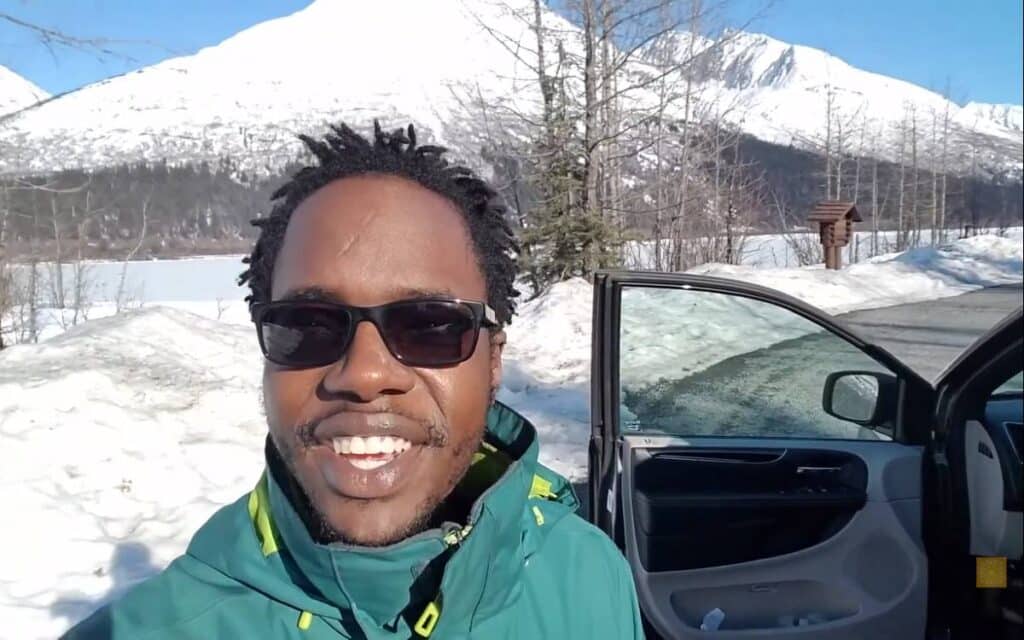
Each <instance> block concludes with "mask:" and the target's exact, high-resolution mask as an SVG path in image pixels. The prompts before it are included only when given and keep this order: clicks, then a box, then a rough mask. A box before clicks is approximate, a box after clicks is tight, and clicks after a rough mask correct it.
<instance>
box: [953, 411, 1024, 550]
mask: <svg viewBox="0 0 1024 640" xmlns="http://www.w3.org/2000/svg"><path fill="white" fill-rule="evenodd" d="M1001 428H1002V425H992V426H987V425H986V423H983V422H980V421H978V420H969V421H968V422H967V424H966V426H965V431H964V443H965V444H964V459H965V467H966V475H967V504H968V508H969V510H970V522H971V534H970V543H969V545H970V547H969V552H970V554H971V555H974V556H1001V557H1006V558H1012V559H1014V560H1017V559H1020V557H1021V546H1022V540H1021V538H1022V534H1024V529H1022V527H1021V524H1022V519H1021V518H1022V515H1024V514H1022V513H1021V511H1020V507H1019V506H1017V505H1014V504H1012V501H1011V504H1010V505H1007V504H1006V502H1007V501H1005V496H1006V494H1007V489H1008V488H1009V487H1007V486H1006V484H1005V483H1004V481H1003V469H1002V468H1001V465H1000V459H1001V457H997V454H996V452H997V450H998V447H997V445H996V442H999V441H1000V440H997V439H995V438H993V433H992V432H993V431H996V429H1001ZM997 435H998V432H997ZM1003 438H1004V439H1003V440H1002V441H1003V442H1007V441H1008V439H1009V438H1008V435H1005V434H1004V435H1003ZM1002 455H1004V456H1005V455H1011V453H1010V452H1008V451H1004V452H1003V454H1002ZM1007 506H1010V507H1013V506H1017V509H1016V510H1013V509H1010V508H1007Z"/></svg>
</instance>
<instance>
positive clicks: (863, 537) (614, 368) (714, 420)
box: [590, 274, 932, 639]
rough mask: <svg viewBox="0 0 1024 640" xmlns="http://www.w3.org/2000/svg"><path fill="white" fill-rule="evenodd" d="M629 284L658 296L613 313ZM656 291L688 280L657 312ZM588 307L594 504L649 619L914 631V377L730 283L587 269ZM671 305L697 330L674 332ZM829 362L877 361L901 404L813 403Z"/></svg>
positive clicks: (920, 557) (920, 600)
mask: <svg viewBox="0 0 1024 640" xmlns="http://www.w3.org/2000/svg"><path fill="white" fill-rule="evenodd" d="M631 287H635V288H643V287H647V288H652V289H654V290H655V291H654V292H653V293H645V292H640V294H638V295H633V296H632V297H631V298H630V300H635V301H636V302H635V308H634V309H633V310H632V311H630V312H629V313H628V314H627V312H626V311H621V312H620V309H619V305H620V304H622V300H623V299H624V298H623V296H624V294H623V291H628V290H629V289H630V288H631ZM672 288H676V289H677V290H683V291H686V292H694V293H693V294H690V293H685V294H684V293H680V296H681V297H680V298H679V299H678V300H683V302H680V303H679V304H678V305H676V308H672V305H673V304H674V303H673V300H676V299H675V298H673V295H674V294H665V295H661V294H660V293H658V290H661V289H664V290H670V289H672ZM704 294H707V295H708V296H711V295H712V294H714V295H721V296H723V297H722V298H714V299H711V298H702V295H704ZM631 295H632V294H631ZM733 297H735V299H736V300H737V302H735V303H734V302H733ZM630 304H634V303H632V302H631V303H630ZM706 309H711V311H712V312H713V313H712V314H711V315H710V316H707V315H706V314H705V316H702V315H701V314H702V313H704V310H706ZM659 313H663V317H662V318H661V319H660V320H658V319H656V318H654V316H656V315H657V314H659ZM594 318H595V333H594V340H595V347H594V381H593V382H594V387H593V403H594V420H593V439H592V442H591V445H592V450H591V458H590V460H591V474H592V476H591V495H592V497H593V498H594V499H593V500H592V502H591V509H592V511H591V519H592V521H594V522H595V524H598V525H599V526H601V527H602V528H603V529H604V530H605V531H607V532H609V533H610V534H612V535H613V536H614V538H615V539H616V540H617V542H619V544H620V545H621V546H622V547H623V550H624V552H625V554H626V556H627V559H628V560H629V562H630V565H631V566H632V568H633V571H634V578H635V580H636V584H637V590H638V594H639V598H640V603H641V609H642V612H643V614H644V616H645V617H646V619H647V620H648V621H649V622H650V624H651V626H652V627H653V629H654V630H655V631H656V632H657V634H659V635H660V636H661V637H663V638H681V639H688V638H697V637H704V634H705V633H706V632H704V631H701V629H700V627H701V623H702V621H703V619H704V616H705V615H707V614H708V613H709V612H711V611H712V610H713V609H715V608H719V609H721V610H722V611H724V612H725V617H724V620H723V621H722V623H721V627H720V628H719V631H718V635H717V637H722V638H730V637H736V638H750V637H766V638H769V637H770V638H790V637H792V638H804V639H808V638H816V637H822V638H864V637H892V636H895V635H901V636H906V637H923V635H924V630H925V627H926V619H927V602H928V561H927V555H926V553H925V548H924V543H923V539H922V525H921V522H922V458H923V451H924V448H923V446H922V443H923V440H924V438H923V437H922V434H923V433H924V432H926V428H924V427H923V425H922V424H921V420H920V418H921V416H922V415H923V413H924V408H925V407H926V406H927V405H928V404H929V403H930V401H931V395H930V394H931V393H932V390H931V387H930V386H929V385H928V384H927V383H926V382H924V381H923V380H921V379H920V377H919V376H917V375H916V374H914V373H913V372H912V371H910V370H908V369H906V368H905V367H903V366H902V365H900V364H899V363H898V361H896V360H895V359H894V358H892V356H891V355H889V354H888V353H886V352H885V351H884V350H881V349H878V348H877V347H873V346H872V345H869V344H867V343H866V342H864V341H863V340H861V339H860V338H858V337H857V336H856V335H854V334H852V333H850V332H849V331H848V330H846V329H845V328H844V327H842V326H840V325H838V324H836V323H835V322H833V321H832V320H831V319H830V318H828V316H827V315H826V314H823V313H822V312H819V311H817V310H815V309H813V308H811V307H808V306H807V305H804V304H803V303H800V302H799V301H796V300H794V299H792V298H789V297H787V296H785V295H783V294H780V293H778V292H772V291H769V290H765V289H761V288H759V287H753V286H748V285H744V284H742V283H735V282H729V281H720V280H717V279H712V278H702V277H698V276H685V275H679V274H653V275H652V274H608V275H607V276H605V277H604V279H603V280H602V276H601V275H600V274H599V276H598V278H597V280H596V283H595V308H594ZM648 318H652V320H648ZM677 318H678V319H679V320H680V325H682V326H681V327H680V331H681V332H683V333H685V334H687V335H690V336H694V337H695V339H696V340H698V342H696V343H695V344H693V345H687V344H683V345H680V342H679V340H678V338H675V337H674V336H672V331H673V327H672V323H673V322H674V319H677ZM748 319H751V320H750V322H748V324H747V325H744V324H743V323H744V322H747V320H748ZM647 322H661V325H660V326H658V325H657V324H656V325H655V326H654V329H653V330H650V328H649V327H644V326H640V327H637V324H638V323H647ZM630 323H632V326H627V325H629V324H630ZM716 331H721V332H722V334H721V335H715V333H714V332H716ZM623 336H624V337H623ZM661 344H664V345H665V346H664V351H665V352H666V353H668V354H670V355H669V356H667V357H662V356H661V351H660V349H661ZM704 344H707V345H710V346H709V349H708V351H709V352H710V355H709V354H708V353H701V352H700V349H699V347H700V346H701V345H704ZM680 353H681V354H683V355H684V356H687V357H691V356H692V357H695V358H696V359H697V361H698V362H697V365H699V366H693V367H689V366H688V365H687V364H686V362H683V363H682V364H678V363H677V362H676V360H685V358H681V357H677V355H678V354H680ZM630 354H632V355H630ZM622 358H625V359H627V360H628V359H629V358H632V359H633V361H632V362H625V363H623V364H621V365H620V359H622ZM659 358H660V359H659ZM677 364H678V366H677ZM620 368H621V371H620ZM676 369H679V370H681V371H682V373H679V374H674V373H673V371H674V370H676ZM837 370H850V371H851V372H857V371H865V372H869V373H870V372H872V371H877V372H885V373H879V375H882V376H890V377H891V379H892V380H893V385H892V387H891V388H892V389H895V390H896V391H895V392H894V393H896V394H897V395H898V404H899V411H898V415H897V413H896V412H895V411H894V412H893V414H892V416H891V417H890V418H887V419H886V420H885V421H884V427H883V425H882V423H879V427H880V428H879V429H877V430H873V428H870V427H868V428H861V427H858V426H856V425H855V424H849V423H848V422H843V421H840V420H835V419H833V417H830V415H827V414H828V413H829V412H826V411H824V410H823V407H822V404H823V398H822V388H823V387H822V384H823V383H824V381H825V380H826V379H827V378H828V376H829V375H831V373H832V372H835V371H837ZM894 372H895V373H894ZM815 385H817V386H815ZM886 388H889V387H886ZM814 394H817V395H816V396H814ZM811 396H814V397H811ZM910 398H914V399H916V400H918V401H917V402H909V401H908V399H910ZM762 400H764V402H762ZM865 415H872V416H873V415H874V414H871V413H867V414H865ZM897 418H898V419H897ZM844 424H845V425H846V427H843V425H844ZM673 429H675V430H678V431H679V432H678V433H674V432H672V430H673ZM818 434H820V436H821V437H818Z"/></svg>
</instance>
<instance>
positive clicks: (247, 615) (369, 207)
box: [66, 125, 642, 640]
mask: <svg viewBox="0 0 1024 640" xmlns="http://www.w3.org/2000/svg"><path fill="white" fill-rule="evenodd" d="M303 141H304V142H305V144H306V146H307V147H308V148H309V150H310V151H311V152H312V153H313V154H314V155H315V156H316V158H317V161H318V162H317V164H316V165H314V166H310V167H306V168H304V169H302V170H301V171H299V172H298V173H297V174H295V176H294V177H293V179H292V180H291V182H289V183H288V184H286V185H285V186H284V187H282V188H281V189H280V190H279V191H278V192H277V193H276V194H275V196H274V197H275V200H276V204H275V206H274V209H273V211H272V212H271V214H270V216H269V217H268V218H265V219H261V220H257V221H255V224H256V225H257V226H258V227H259V228H260V237H259V239H258V241H257V243H256V247H255V249H254V250H253V253H252V255H251V256H250V257H249V258H247V259H246V262H247V263H248V265H249V267H248V269H247V270H246V271H245V272H244V273H243V274H242V275H241V277H240V284H245V283H248V285H249V286H250V288H251V291H252V293H251V296H249V297H248V298H247V300H248V301H249V302H250V308H251V312H252V318H253V322H254V324H255V327H256V337H257V339H258V341H259V345H260V348H261V349H262V351H263V354H264V356H265V366H264V375H263V400H264V407H265V410H266V415H267V422H268V425H269V437H268V438H267V442H266V463H267V470H266V472H265V473H264V474H263V477H262V478H261V479H260V480H259V482H258V483H257V485H256V488H255V489H254V490H253V491H252V492H251V493H249V494H248V495H246V496H244V497H243V498H241V499H240V500H239V501H238V502H236V503H234V504H232V505H229V506H227V507H225V508H223V509H221V510H220V511H219V512H217V513H216V514H215V515H214V516H213V517H212V518H211V519H210V521H209V522H207V523H206V524H205V525H204V526H203V528H202V529H201V530H200V531H199V532H198V533H197V534H196V535H195V537H194V538H193V540H192V542H191V544H190V545H189V548H188V551H187V553H186V554H185V555H184V556H182V557H180V558H178V559H177V560H175V561H174V563H172V564H171V565H170V567H168V568H167V570H165V571H164V572H163V573H162V574H160V575H158V576H156V577H154V578H152V579H150V580H149V581H147V582H144V583H143V584H141V585H140V586H138V587H136V588H135V589H134V590H133V591H131V592H129V594H128V595H127V596H125V597H124V598H123V599H121V600H120V601H117V602H115V603H113V604H112V605H108V606H107V607H104V608H103V609H101V610H99V611H98V612H96V613H95V614H93V616H91V617H90V618H89V619H88V620H86V621H85V622H83V623H82V624H80V625H79V626H78V627H76V628H75V629H73V630H72V631H71V632H69V634H68V635H67V636H66V637H68V638H90V639H91V638H103V639H114V638H116V639H120V638H147V639H149V640H155V639H164V638H168V639H169V638H176V639H179V638H197V639H198V638H202V639H204V640H205V639H210V638H226V639H234V638H310V639H312V638H367V639H377V638H418V637H432V638H484V639H491V638H495V639H499V638H509V639H512V638H516V639H518V638H523V639H534V638H552V639H559V640H561V639H566V638H580V639H584V638H585V639H588V640H590V639H600V638H609V639H612V638H614V639H621V638H638V637H642V630H641V625H640V616H639V611H638V608H637V601H636V593H635V590H634V587H633V583H632V578H631V575H630V571H629V568H628V566H627V564H626V563H625V561H624V559H623V558H622V556H621V555H620V554H619V552H618V550H617V549H616V548H615V547H614V545H613V544H612V543H611V541H610V540H608V539H607V538H606V537H605V536H604V535H603V534H602V533H601V532H599V531H598V530H597V529H595V528H593V527H591V526H590V525H589V524H587V523H586V522H584V521H583V520H582V519H580V518H579V517H578V516H576V515H575V513H574V510H575V508H576V506H577V503H576V499H575V496H574V495H573V492H572V488H571V486H570V485H569V484H568V483H567V482H566V481H565V480H564V479H563V478H561V477H559V476H558V475H556V474H554V473H553V472H552V471H550V470H548V469H546V468H545V467H543V466H542V465H540V464H539V463H538V462H537V452H538V448H539V443H538V441H537V433H536V431H535V429H534V428H533V426H532V425H530V423H529V422H527V421H526V420H525V419H523V418H522V417H521V416H519V415H518V414H516V413H515V412H513V411H512V410H511V409H509V408H507V407H505V406H503V405H501V404H500V403H497V402H495V394H496V391H497V388H498V386H499V385H500V382H501V371H502V364H501V354H502V348H503V346H504V343H505V334H504V332H503V331H502V328H503V327H504V326H505V325H506V324H507V323H508V322H509V321H510V319H511V317H512V315H513V313H514V310H515V304H514V299H515V296H516V292H515V289H514V288H513V281H514V279H515V275H516V273H515V259H514V254H515V250H516V245H515V240H514V238H513V236H512V233H511V231H510V229H509V227H508V224H507V222H506V218H505V214H506V211H505V209H504V207H503V206H501V205H500V204H499V203H498V201H497V196H496V194H495V193H494V191H493V190H492V189H491V188H490V187H488V186H487V184H486V183H484V182H483V181H481V180H480V179H478V178H477V177H476V176H475V175H473V173H472V172H471V171H469V170H468V169H465V168H463V167H459V166H455V165H452V164H449V163H448V161H447V160H446V159H445V158H444V157H443V154H444V150H443V149H441V148H439V147H432V146H417V145H416V140H415V132H414V130H413V128H412V127H411V126H410V127H409V128H408V130H406V131H401V130H399V131H395V132H393V133H390V134H389V133H385V132H383V131H381V129H380V128H379V127H377V128H376V130H375V132H374V137H373V140H372V141H367V140H365V139H364V138H362V137H360V136H359V135H357V134H356V133H354V132H353V131H352V130H350V129H349V128H348V127H346V126H344V125H341V126H338V127H333V128H332V133H330V134H329V135H327V136H326V137H325V138H324V139H321V140H316V139H311V138H307V137H303Z"/></svg>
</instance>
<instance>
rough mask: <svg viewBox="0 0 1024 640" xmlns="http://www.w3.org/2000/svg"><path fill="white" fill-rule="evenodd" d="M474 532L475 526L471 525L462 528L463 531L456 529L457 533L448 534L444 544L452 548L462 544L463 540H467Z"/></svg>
mask: <svg viewBox="0 0 1024 640" xmlns="http://www.w3.org/2000/svg"><path fill="white" fill-rule="evenodd" d="M472 530H473V525H471V524H467V525H466V526H464V527H462V528H461V529H456V530H455V531H452V532H450V533H448V534H447V535H446V536H445V537H444V543H445V544H446V545H448V546H449V547H450V546H452V545H456V544H459V543H460V542H462V541H463V540H465V539H466V536H468V535H469V532H470V531H472Z"/></svg>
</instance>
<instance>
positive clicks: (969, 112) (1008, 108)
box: [960, 102, 1024, 140]
mask: <svg viewBox="0 0 1024 640" xmlns="http://www.w3.org/2000/svg"><path fill="white" fill-rule="evenodd" d="M960 119H961V122H965V123H970V122H971V121H972V120H978V121H982V122H984V121H989V122H995V123H996V124H998V125H1001V126H1002V127H1004V128H1006V129H1008V130H1010V131H1015V132H1016V133H1017V139H1018V140H1020V137H1021V133H1022V132H1024V107H1022V106H1021V105H1019V104H987V103H984V102H968V103H967V106H965V107H964V108H963V109H962V110H961V111H960Z"/></svg>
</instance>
